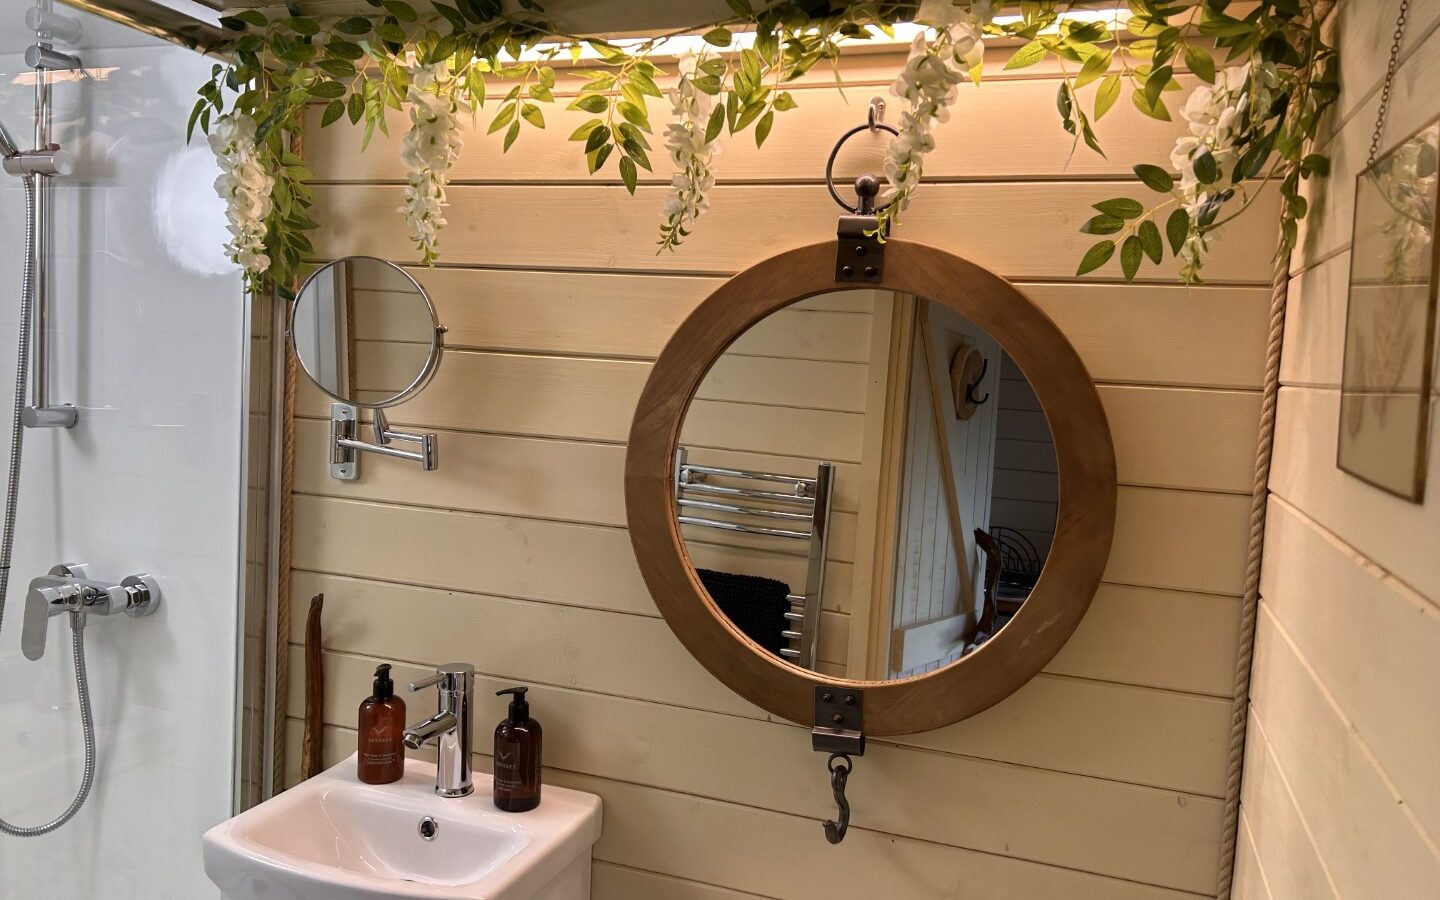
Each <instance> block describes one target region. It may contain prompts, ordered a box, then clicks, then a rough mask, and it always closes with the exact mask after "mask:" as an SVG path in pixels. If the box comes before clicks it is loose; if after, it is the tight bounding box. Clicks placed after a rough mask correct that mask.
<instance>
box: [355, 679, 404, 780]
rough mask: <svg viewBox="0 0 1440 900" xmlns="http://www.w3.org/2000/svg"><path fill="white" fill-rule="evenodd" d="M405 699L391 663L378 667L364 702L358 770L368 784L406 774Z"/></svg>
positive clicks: (361, 706) (362, 706) (361, 705)
mask: <svg viewBox="0 0 1440 900" xmlns="http://www.w3.org/2000/svg"><path fill="white" fill-rule="evenodd" d="M404 735H405V701H404V700H402V699H401V698H399V697H397V696H395V683H394V682H393V681H391V680H390V666H389V665H386V664H383V663H382V664H381V665H378V666H376V667H375V687H374V689H373V691H372V693H371V694H370V696H369V697H367V698H365V700H364V702H362V703H361V704H360V754H359V759H358V760H357V764H356V769H357V770H358V773H359V776H360V780H361V781H363V782H365V783H366V784H390V783H391V782H392V781H399V780H400V776H402V775H404V774H405V745H404V743H403V738H404Z"/></svg>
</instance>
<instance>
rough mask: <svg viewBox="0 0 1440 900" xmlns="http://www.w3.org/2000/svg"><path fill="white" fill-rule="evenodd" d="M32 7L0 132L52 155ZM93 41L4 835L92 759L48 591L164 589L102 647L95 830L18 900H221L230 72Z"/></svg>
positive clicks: (9, 733) (2, 697)
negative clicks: (201, 94)
mask: <svg viewBox="0 0 1440 900" xmlns="http://www.w3.org/2000/svg"><path fill="white" fill-rule="evenodd" d="M29 5H30V3H29V0H0V119H3V120H4V121H5V123H6V125H7V126H8V127H9V129H10V131H11V132H12V133H14V134H15V136H16V138H17V139H18V141H19V143H20V144H21V145H22V147H29V146H30V144H31V143H32V138H33V133H32V132H33V118H32V103H33V81H32V80H31V78H32V76H31V75H30V74H29V73H28V70H26V69H25V67H24V63H23V60H22V53H23V51H24V48H25V46H26V44H27V43H29V40H28V39H29V38H30V37H31V36H30V35H29V34H27V32H26V29H25V11H26V9H27V8H28V6H29ZM59 10H60V11H61V12H62V13H63V14H64V15H68V16H73V17H76V18H79V19H81V20H82V21H83V26H84V37H83V39H82V40H81V42H80V44H79V46H78V47H76V48H63V49H67V50H68V51H70V52H74V53H77V54H78V55H80V56H81V57H82V59H83V61H84V63H85V65H86V67H87V69H88V70H90V72H91V73H92V77H91V78H89V79H82V80H78V81H70V80H67V81H62V82H60V83H59V84H57V86H56V88H55V109H56V112H55V122H56V127H55V139H56V140H57V141H58V142H59V143H60V144H62V145H63V146H64V147H65V148H66V149H68V150H70V151H71V152H73V153H75V154H76V155H77V157H78V159H79V164H78V166H77V171H76V174H75V175H74V176H72V177H70V178H67V179H64V180H62V181H60V182H59V183H58V184H57V189H56V203H55V207H56V226H55V254H56V259H55V261H54V266H53V273H54V274H53V282H52V284H53V291H52V298H53V299H52V325H53V327H52V331H51V348H52V351H51V355H52V390H51V397H52V401H53V402H57V403H59V402H68V403H74V404H75V405H77V406H78V407H79V408H80V419H79V424H77V425H76V426H75V428H73V429H71V430H69V431H59V430H53V431H52V430H46V431H35V430H32V431H28V432H27V433H26V435H25V438H26V446H25V466H24V477H23V486H22V490H21V498H20V512H19V524H18V529H17V533H18V540H17V548H16V554H15V562H14V566H13V569H12V572H11V576H10V581H9V596H8V600H7V602H6V608H5V618H4V625H3V629H0V817H3V818H5V819H6V820H8V821H11V822H18V823H19V824H22V825H33V824H37V823H39V822H42V821H47V820H49V819H50V818H51V817H53V816H55V815H56V814H58V813H59V812H60V811H61V810H62V809H63V808H64V807H65V805H66V804H67V803H68V802H69V800H70V798H71V797H72V796H73V794H74V792H75V789H76V787H77V785H78V784H79V780H80V772H81V764H82V759H83V751H82V740H81V730H80V725H79V716H78V706H77V701H76V698H75V685H74V679H73V674H72V670H71V665H70V652H69V651H70V647H69V642H70V629H69V626H68V622H67V620H65V619H59V618H57V619H54V620H52V621H51V623H50V634H49V642H48V645H47V649H46V653H45V656H44V658H43V659H41V660H40V661H38V662H31V661H30V660H27V659H25V658H24V657H23V656H22V655H21V653H20V646H19V645H20V625H21V613H22V610H23V606H24V599H25V589H26V585H27V584H28V583H29V580H30V579H31V578H32V577H34V576H36V575H40V574H43V573H45V572H46V571H47V570H48V569H49V568H50V567H51V566H53V565H55V564H56V563H60V562H86V563H89V564H90V565H91V566H92V573H93V574H94V575H95V576H97V577H103V578H109V579H118V578H120V577H122V576H124V575H127V574H130V573H131V572H136V571H147V572H150V573H151V574H153V575H154V576H155V577H156V578H158V579H159V581H160V583H161V585H162V588H163V590H164V601H163V605H162V607H161V609H160V611H159V612H158V613H157V614H156V615H154V616H152V617H149V618H145V619H129V618H127V617H124V616H117V617H111V618H108V619H100V618H92V619H91V620H90V625H89V627H88V628H87V629H86V642H87V645H88V661H89V670H90V684H91V692H92V696H93V700H94V708H95V719H96V725H97V732H98V740H99V746H100V754H99V768H98V774H97V780H96V783H95V789H94V793H93V794H92V796H91V799H90V801H89V803H88V804H87V805H86V807H85V808H84V809H83V810H82V811H81V813H80V814H79V816H78V817H77V818H76V819H75V820H74V821H73V822H71V823H70V824H69V825H67V826H65V827H64V828H63V829H61V830H60V831H59V832H57V833H54V834H52V835H48V836H45V837H40V838H31V839H19V838H12V837H5V836H0V897H3V898H4V900H31V898H35V900H40V898H47V900H52V898H53V900H92V898H93V900H99V898H105V900H132V898H136V900H138V898H146V900H159V898H177V900H179V898H184V900H191V898H203V897H209V896H215V893H214V892H213V890H212V889H211V887H210V886H209V884H208V882H207V881H206V880H205V877H204V874H203V871H202V869H201V860H200V849H199V836H200V834H201V832H202V831H203V830H204V829H205V828H207V827H208V826H209V825H211V824H213V823H215V822H218V821H220V820H221V819H223V818H225V817H226V816H228V815H229V813H230V805H231V782H232V778H231V772H232V756H233V752H234V751H233V747H234V710H235V699H234V697H235V687H234V686H235V677H236V631H237V623H236V619H237V614H236V607H237V601H236V597H237V582H238V569H239V562H238V559H239V558H238V546H239V539H240V530H239V525H240V504H241V487H242V485H241V457H242V434H241V427H242V422H243V419H244V416H243V414H242V411H243V408H244V407H243V402H244V395H243V390H244V388H243V385H244V381H243V379H242V374H243V366H244V359H243V352H244V348H245V343H246V341H245V334H246V315H245V306H244V303H245V301H244V296H243V294H242V291H241V286H240V280H239V277H238V274H237V273H236V271H235V270H234V269H233V267H231V266H230V265H229V264H228V263H227V262H226V261H225V259H224V257H223V254H222V253H221V252H220V246H221V244H222V243H223V241H224V238H225V232H224V215H223V207H221V206H220V203H219V201H218V200H217V199H216V198H215V196H214V193H213V190H212V187H211V184H212V182H213V181H214V178H215V174H216V171H215V167H214V162H213V160H212V159H211V157H210V154H209V152H208V150H207V149H206V148H205V147H204V145H203V143H201V142H198V141H197V142H196V143H195V144H193V145H191V146H188V147H187V146H186V142H185V134H184V128H185V119H186V116H187V114H188V111H189V107H190V104H191V102H192V101H193V98H194V90H195V87H196V86H197V85H198V84H199V83H200V82H201V81H202V80H203V79H204V77H205V76H206V75H207V74H208V72H209V68H210V66H211V64H212V63H211V61H209V60H206V59H203V58H202V57H200V56H198V55H196V54H193V53H191V52H189V51H187V50H184V49H182V48H179V47H176V46H173V45H170V44H167V43H164V42H162V41H159V40H156V39H153V38H150V37H147V36H144V35H141V34H139V33H137V32H133V31H131V30H129V29H126V28H123V27H120V26H118V25H114V24H111V23H108V22H104V21H102V20H100V19H98V18H95V17H92V16H88V15H84V14H82V13H80V12H78V11H75V10H72V9H69V8H66V7H63V6H62V7H60V8H59ZM22 228H23V205H22V193H21V190H20V185H19V183H18V181H17V180H16V179H14V178H11V177H9V176H0V466H3V465H4V461H5V459H6V458H7V455H8V446H9V437H10V411H9V410H10V403H11V401H12V398H13V389H14V376H13V370H14V364H15V353H16V332H17V328H18V320H19V295H20V278H21V245H22Z"/></svg>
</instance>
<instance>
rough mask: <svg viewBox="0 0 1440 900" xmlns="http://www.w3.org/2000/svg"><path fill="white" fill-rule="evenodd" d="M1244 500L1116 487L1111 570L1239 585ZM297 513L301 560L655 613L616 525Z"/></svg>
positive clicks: (1150, 581) (375, 507)
mask: <svg viewBox="0 0 1440 900" xmlns="http://www.w3.org/2000/svg"><path fill="white" fill-rule="evenodd" d="M1248 504H1249V499H1248V498H1247V497H1244V496H1241V495H1225V494H1202V493H1198V492H1194V491H1161V490H1152V489H1147V488H1129V487H1122V488H1121V489H1120V492H1119V512H1118V515H1117V520H1116V535H1115V543H1114V546H1113V548H1112V551H1111V554H1110V561H1109V565H1108V567H1107V569H1106V580H1108V581H1111V582H1114V583H1118V584H1131V585H1144V586H1150V587H1162V588H1173V589H1177V590H1192V591H1206V592H1209V593H1219V594H1238V593H1239V590H1240V586H1241V585H1240V582H1241V580H1242V578H1243V575H1244V570H1245V534H1244V531H1243V529H1240V528H1238V527H1237V523H1243V522H1245V521H1246V513H1247V511H1248ZM294 516H295V543H294V551H293V552H294V560H295V565H296V566H297V567H299V568H307V569H315V570H318V571H324V572H354V573H355V574H358V575H362V576H366V577H371V578H377V579H380V580H385V581H399V582H409V583H413V584H419V585H426V586H430V587H441V588H446V587H454V588H460V589H464V590H474V591H481V592H485V593H492V594H498V595H502V596H510V597H523V598H526V599H534V600H544V601H548V602H555V603H567V604H574V605H579V606H596V607H602V608H607V609H616V610H620V611H624V612H632V613H640V614H642V615H654V614H655V607H654V604H653V603H652V602H651V601H650V599H649V595H648V593H647V592H646V590H645V587H644V582H643V581H642V580H641V578H640V573H639V569H638V567H637V566H636V564H635V559H634V554H633V552H632V550H631V547H630V540H629V536H628V535H627V534H626V532H625V531H624V530H623V529H620V528H612V527H602V526H596V525H588V524H579V523H574V522H554V521H549V520H543V519H520V518H511V517H506V516H496V515H489V514H478V513H460V512H450V511H445V510H433V509H425V508H417V507H397V506H388V505H384V504H378V503H372V502H368V501H355V500H341V499H336V498H329V497H317V496H310V495H297V496H296V497H295V502H294ZM729 552H730V553H732V554H737V553H741V552H742V551H740V550H732V551H729ZM436 559H458V560H465V561H466V562H467V565H466V566H464V567H463V568H458V567H457V568H453V569H452V568H447V567H444V566H436V565H435V564H434V560H436ZM556 559H563V560H565V565H563V566H557V565H554V564H553V562H554V560H556ZM841 565H844V564H842V563H832V564H831V566H832V570H833V567H836V566H841ZM837 602H838V601H837Z"/></svg>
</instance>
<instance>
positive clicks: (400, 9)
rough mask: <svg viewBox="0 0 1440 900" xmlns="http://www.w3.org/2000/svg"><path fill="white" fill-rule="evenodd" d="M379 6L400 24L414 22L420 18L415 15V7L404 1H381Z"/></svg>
mask: <svg viewBox="0 0 1440 900" xmlns="http://www.w3.org/2000/svg"><path fill="white" fill-rule="evenodd" d="M380 5H381V6H383V7H385V11H386V12H388V13H389V14H390V15H392V16H394V17H395V18H397V19H399V20H400V21H402V22H414V21H415V20H416V19H418V18H420V17H419V16H418V15H417V14H416V13H415V7H413V6H411V5H410V4H408V3H406V2H404V0H383V2H382V3H381V4H380Z"/></svg>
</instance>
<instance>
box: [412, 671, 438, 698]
mask: <svg viewBox="0 0 1440 900" xmlns="http://www.w3.org/2000/svg"><path fill="white" fill-rule="evenodd" d="M444 677H445V676H444V675H441V674H440V673H439V672H436V673H435V674H434V675H426V676H425V677H424V678H422V679H420V680H419V681H412V682H410V693H412V694H413V693H415V692H416V691H423V690H425V689H426V688H428V687H434V686H435V685H437V684H439V683H440V681H441V679H443V678H444Z"/></svg>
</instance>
